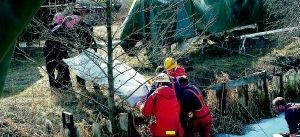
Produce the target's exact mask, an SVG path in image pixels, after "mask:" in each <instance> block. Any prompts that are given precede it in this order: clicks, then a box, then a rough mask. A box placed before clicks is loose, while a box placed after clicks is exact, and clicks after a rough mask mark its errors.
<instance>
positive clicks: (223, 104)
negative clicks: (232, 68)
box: [216, 83, 227, 116]
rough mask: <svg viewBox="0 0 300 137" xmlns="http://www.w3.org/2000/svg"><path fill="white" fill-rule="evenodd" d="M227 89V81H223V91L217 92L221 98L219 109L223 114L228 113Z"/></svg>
mask: <svg viewBox="0 0 300 137" xmlns="http://www.w3.org/2000/svg"><path fill="white" fill-rule="evenodd" d="M226 95H227V89H226V83H222V91H221V92H220V91H219V92H217V93H216V96H217V98H218V100H219V109H220V111H221V115H222V116H224V115H226V102H227V100H226V98H227V96H226Z"/></svg>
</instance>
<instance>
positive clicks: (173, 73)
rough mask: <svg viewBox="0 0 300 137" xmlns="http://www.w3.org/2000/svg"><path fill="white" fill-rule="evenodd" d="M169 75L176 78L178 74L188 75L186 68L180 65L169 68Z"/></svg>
mask: <svg viewBox="0 0 300 137" xmlns="http://www.w3.org/2000/svg"><path fill="white" fill-rule="evenodd" d="M167 73H168V75H169V76H171V77H174V78H177V77H178V76H183V75H185V76H187V74H186V72H185V69H184V67H183V66H180V65H178V66H177V67H176V68H174V69H171V70H168V71H167Z"/></svg>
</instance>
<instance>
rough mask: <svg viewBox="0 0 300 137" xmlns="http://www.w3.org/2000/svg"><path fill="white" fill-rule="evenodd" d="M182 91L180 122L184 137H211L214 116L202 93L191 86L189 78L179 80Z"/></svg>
mask: <svg viewBox="0 0 300 137" xmlns="http://www.w3.org/2000/svg"><path fill="white" fill-rule="evenodd" d="M178 81H179V84H180V87H181V88H182V89H181V96H180V99H179V100H180V105H181V112H180V121H181V124H182V127H183V129H184V137H197V136H198V134H200V136H201V137H211V131H212V114H211V112H210V110H209V108H208V106H207V105H206V103H205V102H204V99H203V96H202V94H201V91H200V90H199V89H198V88H197V87H195V86H193V85H190V84H189V81H188V79H187V77H185V76H183V77H180V78H179V79H178Z"/></svg>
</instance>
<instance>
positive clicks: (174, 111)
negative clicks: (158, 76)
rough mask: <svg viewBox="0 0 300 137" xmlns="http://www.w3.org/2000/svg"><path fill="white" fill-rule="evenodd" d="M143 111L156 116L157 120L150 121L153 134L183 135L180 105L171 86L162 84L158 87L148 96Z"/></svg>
mask: <svg viewBox="0 0 300 137" xmlns="http://www.w3.org/2000/svg"><path fill="white" fill-rule="evenodd" d="M141 111H142V114H143V115H144V116H146V117H149V116H154V117H155V121H154V122H152V123H150V130H151V133H152V136H154V137H155V136H161V137H162V136H172V135H171V134H175V135H173V136H177V137H182V136H183V129H182V128H181V124H180V120H179V113H180V106H179V103H178V101H177V98H176V95H175V92H174V91H173V90H172V89H171V88H170V87H168V86H161V87H159V88H158V89H156V90H155V91H154V93H153V94H151V95H150V96H149V97H148V99H147V100H146V102H145V105H144V107H142V108H141Z"/></svg>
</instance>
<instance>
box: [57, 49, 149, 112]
mask: <svg viewBox="0 0 300 137" xmlns="http://www.w3.org/2000/svg"><path fill="white" fill-rule="evenodd" d="M63 61H64V62H65V63H66V64H68V65H69V67H70V68H71V69H72V71H73V72H74V73H75V74H76V75H78V76H79V77H81V78H83V79H85V80H87V81H92V82H94V83H97V84H100V85H108V79H107V64H106V63H105V62H107V57H104V56H100V55H99V53H95V52H94V51H93V50H92V49H87V50H85V51H83V52H82V53H80V54H79V55H77V56H75V57H72V58H68V59H64V60H63ZM113 67H114V69H113V76H114V87H115V89H116V92H115V93H116V94H117V95H119V96H120V97H121V98H122V99H126V101H127V102H128V103H129V104H130V106H131V107H133V106H135V104H136V103H137V102H138V101H139V100H141V99H142V98H144V97H145V96H146V95H147V93H148V91H149V85H147V84H145V83H146V79H145V78H144V77H143V76H142V75H141V74H140V73H138V72H137V71H135V70H134V69H133V68H131V67H129V66H127V65H126V64H124V63H121V62H120V61H118V60H114V62H113Z"/></svg>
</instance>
